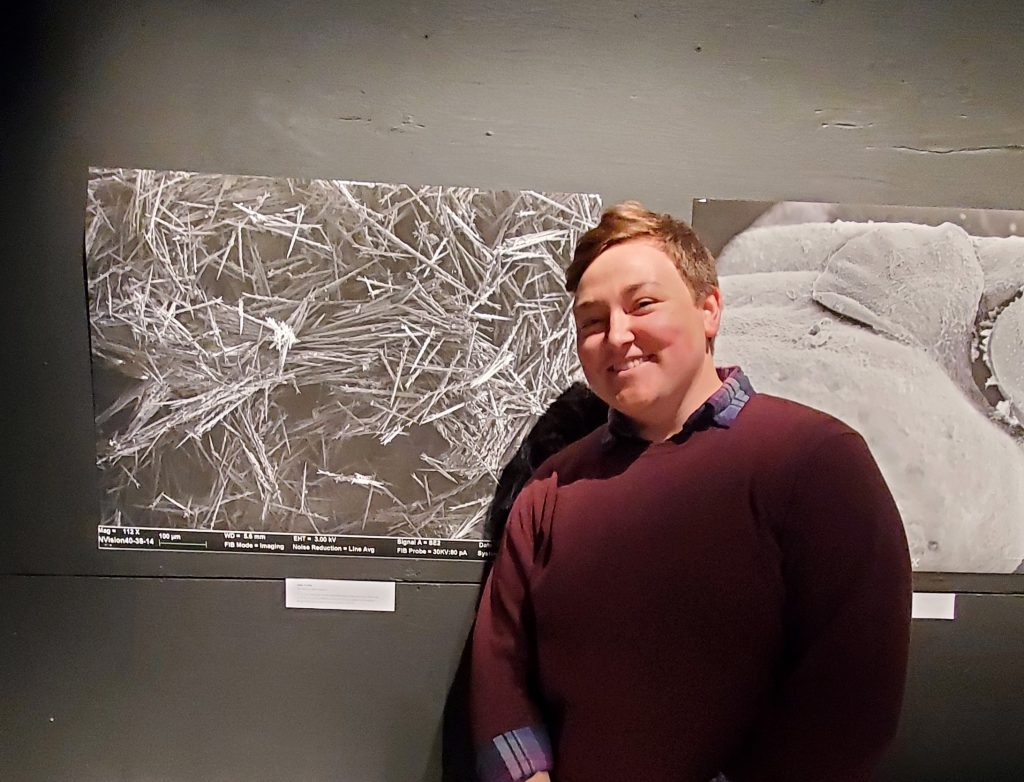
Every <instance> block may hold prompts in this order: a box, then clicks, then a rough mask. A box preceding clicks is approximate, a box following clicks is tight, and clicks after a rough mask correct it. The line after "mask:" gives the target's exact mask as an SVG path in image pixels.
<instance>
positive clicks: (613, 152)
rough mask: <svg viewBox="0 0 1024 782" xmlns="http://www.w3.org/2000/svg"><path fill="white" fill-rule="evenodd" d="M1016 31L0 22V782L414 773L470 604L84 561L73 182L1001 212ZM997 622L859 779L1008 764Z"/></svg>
mask: <svg viewBox="0 0 1024 782" xmlns="http://www.w3.org/2000/svg"><path fill="white" fill-rule="evenodd" d="M1021 19H1022V17H1021V15H1020V13H1019V4H1018V3H1017V2H1010V1H1007V2H995V1H990V2H978V3H975V4H973V5H972V6H971V7H970V8H968V7H967V6H965V5H963V4H956V3H933V2H926V1H925V0H921V2H892V1H890V2H878V1H876V0H871V1H870V2H869V1H865V2H858V3H851V2H840V0H810V1H801V2H795V1H794V2H777V3H756V2H752V0H745V1H740V0H736V1H734V2H729V0H724V1H723V0H715V1H714V2H711V1H710V0H701V1H700V2H688V3H675V2H651V1H650V0H644V1H641V2H636V3H632V4H623V3H620V2H591V3H587V2H582V1H581V0H573V1H572V2H561V3H552V4H540V3H503V2H497V1H496V0H465V1H464V2H452V1H448V2H421V3H411V2H406V3H399V2H386V1H379V2H374V3H354V2H338V1H335V2H323V3H316V2H298V1H297V0H292V1H291V2H288V1H287V0H279V2H274V3H270V2H255V1H254V0H249V1H248V2H242V1H239V2H220V3H215V2H177V3H161V2H154V1H153V0H139V1H138V2H120V3H113V2H110V3H102V2H95V3H78V4H57V3H50V4H42V6H41V7H39V8H33V9H32V10H31V11H30V15H29V16H28V17H27V18H22V19H21V20H19V21H18V22H17V24H15V23H13V22H12V23H9V24H8V25H6V26H5V27H6V28H7V29H6V32H5V40H4V47H3V51H4V57H5V59H6V60H7V62H6V63H5V65H6V67H5V71H4V72H5V74H6V75H7V78H6V80H5V82H4V86H3V90H4V101H5V107H4V109H5V110H4V117H5V119H4V126H3V131H2V132H3V143H2V148H0V155H2V160H3V169H2V170H3V174H4V176H3V185H2V192H3V202H2V204H0V205H2V219H3V229H4V230H3V231H2V232H0V234H2V236H0V241H2V253H3V254H2V256H0V257H2V262H3V267H2V268H3V269H4V272H5V274H6V276H5V278H4V279H5V288H6V291H5V292H6V294H7V296H6V306H5V307H4V308H3V311H4V318H5V320H4V322H3V325H4V329H3V332H2V333H3V335H4V338H3V340H2V343H3V356H4V362H3V368H4V378H3V388H4V401H5V404H4V409H5V410H6V411H7V416H6V418H5V420H6V422H7V424H8V425H7V426H5V427H4V429H5V434H4V440H3V442H4V447H3V463H2V465H0V470H2V471H0V475H2V476H3V480H2V491H0V501H2V502H0V513H2V516H0V522H2V524H3V530H4V533H3V538H2V539H0V574H2V578H0V663H2V674H0V676H2V679H0V736H2V737H3V740H2V741H0V778H2V779H12V780H51V779H53V780H58V779H59V780H64V779H84V780H94V779H95V780H174V781H176V780H185V779H218V780H219V779H224V780H228V779H252V780H263V779H265V780H277V779H303V780H305V779H310V780H315V779H344V780H359V781H360V782H361V781H362V780H366V781H367V782H374V781H376V780H381V781H384V780H387V781H388V782H391V781H394V782H418V780H436V779H438V777H439V775H440V771H439V769H440V760H439V756H440V749H439V747H440V724H441V714H442V709H443V706H444V697H445V693H446V692H447V689H448V687H449V684H450V681H451V679H452V677H453V675H454V671H455V668H456V664H457V662H458V658H459V654H460V651H461V649H462V644H463V641H464V637H465V633H466V632H467V629H468V626H469V623H470V621H471V617H472V610H473V605H474V601H475V595H476V589H475V587H474V586H473V585H472V583H471V582H472V580H473V576H472V575H470V576H467V575H466V573H465V571H453V570H450V569H444V568H441V569H440V570H438V571H437V572H434V571H432V570H431V571H429V572H428V570H426V569H421V568H416V567H415V566H407V567H406V568H405V569H403V568H401V567H399V568H390V569H388V568H383V569H378V568H377V566H376V565H374V564H373V563H372V562H369V561H350V562H335V561H332V562H329V563H318V564H316V565H309V566H308V567H304V566H301V565H299V564H297V563H296V564H293V565H289V569H290V570H289V575H297V576H298V575H319V576H325V575H329V576H334V577H339V578H344V577H355V578H367V577H375V576H376V577H382V578H394V579H399V580H404V579H406V578H422V577H424V576H425V575H426V576H428V577H429V578H431V579H433V580H435V581H436V582H437V583H435V584H429V583H427V584H412V583H401V584H400V585H399V589H398V610H397V611H396V612H395V613H394V614H390V615H361V614H338V613H335V612H308V611H288V610H285V609H284V608H283V594H282V593H283V587H282V584H281V581H280V580H279V579H277V578H268V577H266V576H267V574H268V572H269V571H261V570H259V569H257V568H256V567H255V566H252V567H250V565H249V564H247V563H246V562H245V560H244V559H236V560H233V561H234V562H238V563H239V564H237V565H234V564H232V565H225V566H224V571H223V572H222V573H220V574H219V577H216V578H214V577H200V576H201V574H202V568H198V567H197V568H195V569H194V570H190V568H191V567H192V566H191V565H185V564H183V565H181V566H173V567H171V569H172V570H174V571H176V572H182V573H185V574H186V575H189V576H191V577H188V578H146V577H143V576H141V575H139V574H141V573H144V572H147V570H146V569H145V568H144V567H135V566H123V565H117V563H116V561H112V560H111V559H109V558H108V559H106V560H103V559H100V558H99V556H98V554H97V552H95V550H94V545H95V538H94V530H95V523H96V496H95V486H94V472H93V458H94V457H93V442H92V436H93V435H92V407H91V397H90V384H89V352H88V329H87V325H86V306H85V293H84V284H83V280H82V274H83V271H82V257H81V247H82V234H81V232H82V220H83V209H84V200H85V182H86V177H87V173H86V167H87V166H88V165H115V166H126V167H152V168H171V169H189V170H199V171H213V172H225V173H232V172H234V173H255V174H278V175H293V176H320V177H340V178H347V179H364V180H378V181H404V182H412V183H435V184H472V185H478V186H483V187H490V188H535V189H546V190H585V191H594V192H598V193H601V194H602V195H603V196H604V197H605V198H606V200H608V201H614V200H619V199H622V198H625V197H638V198H641V199H643V200H645V201H647V202H648V203H649V204H650V205H651V206H653V207H655V208H658V209H665V210H671V211H674V212H676V213H678V214H680V215H684V216H685V215H686V214H688V212H689V201H690V199H691V198H692V197H695V196H708V197H716V198H744V199H768V200H773V199H777V198H793V199H812V200H830V201H831V200H834V201H846V202H852V201H863V202H876V203H879V202H880V203H911V204H920V205H962V206H978V207H1007V208H1021V207H1022V206H1024V191H1022V186H1021V182H1024V101H1022V100H1021V98H1020V85H1021V84H1022V83H1024V57H1022V56H1021V52H1022V51H1024V29H1022V21H1021ZM7 318H10V319H11V321H10V322H7V320H6V319H7ZM936 490H941V487H937V488H936ZM182 556H189V555H182ZM181 561H182V562H184V560H181ZM122 562H123V560H122ZM152 563H153V567H152V568H151V569H150V570H149V571H148V572H150V573H152V574H155V575H167V573H168V571H167V567H170V566H168V565H166V560H157V559H154V560H152ZM409 568H411V569H409ZM115 572H117V573H120V574H124V575H127V576H130V577H124V578H109V577H104V576H103V575H101V574H103V573H115ZM278 575H280V573H278ZM243 576H248V578H244V577H243ZM253 577H259V578H257V579H256V580H254V579H253ZM459 581H465V582H467V583H464V584H459V583H457V582H459ZM445 582H447V583H445ZM972 583H975V584H976V585H977V589H978V590H981V591H984V590H985V589H986V588H987V586H986V585H987V584H989V583H995V582H986V581H985V580H984V579H981V580H978V581H976V582H972ZM1005 586H1006V582H1005V581H1002V582H1000V583H999V586H997V587H993V588H1005ZM1022 601H1024V597H1018V596H1014V595H1011V596H994V595H977V596H970V597H966V598H963V599H962V600H961V611H962V613H961V618H960V619H959V620H958V621H956V622H952V623H938V622H921V623H918V624H916V625H915V628H914V650H913V660H912V667H911V677H910V682H909V690H908V698H907V707H906V713H905V716H904V722H903V729H902V732H901V734H900V737H899V740H898V743H897V745H896V747H895V749H894V752H893V755H892V758H891V759H890V762H889V765H888V766H887V769H886V778H887V779H892V780H904V779H905V780H921V779H969V778H971V779H992V780H994V779H1000V778H1013V777H1012V776H1011V772H1012V771H1013V770H1019V769H1021V768H1024V748H1022V746H1021V744H1020V742H1019V740H1017V738H1016V735H1015V734H1014V733H1013V727H1014V726H1015V725H1020V724H1024V705H1022V704H1024V699H1022V697H1021V695H1022V694H1024V692H1022V685H1021V682H1022V681H1024V656H1022V655H1020V654H1019V649H1020V648H1021V644H1022V641H1024V638H1022V634H1024V602H1022ZM837 740H841V737H839V738H837Z"/></svg>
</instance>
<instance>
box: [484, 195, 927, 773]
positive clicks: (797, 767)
mask: <svg viewBox="0 0 1024 782" xmlns="http://www.w3.org/2000/svg"><path fill="white" fill-rule="evenodd" d="M566 287H567V289H568V290H569V291H570V292H572V293H573V294H574V298H573V316H574V319H575V322H576V328H577V351H578V354H579V359H580V363H581V364H582V366H583V371H584V374H585V375H586V378H587V382H588V383H589V385H590V387H591V388H592V389H593V391H594V393H595V394H597V396H598V397H600V398H601V399H602V400H603V401H604V402H606V403H607V404H608V405H609V408H610V410H609V415H608V421H607V423H606V424H604V425H602V426H600V427H598V428H597V429H596V430H594V431H593V432H591V433H590V434H588V435H586V436H584V437H582V438H581V439H579V440H577V441H575V442H574V443H572V444H571V445H569V446H567V447H566V448H564V449H563V450H561V451H560V452H558V453H557V454H555V455H554V456H552V457H551V458H549V459H548V460H547V461H546V462H545V463H544V464H543V465H542V466H541V467H540V468H539V469H538V470H537V472H536V473H534V475H533V477H532V479H531V480H530V482H529V483H528V484H527V485H526V486H525V487H524V488H523V490H522V491H521V492H520V493H519V495H518V497H517V498H516V501H515V503H514V505H513V507H512V510H511V513H510V514H509V518H508V523H507V526H506V529H505V534H504V537H503V540H502V543H501V547H500V549H499V552H498V554H497V557H496V559H495V562H494V566H493V568H492V569H491V573H490V575H489V578H488V580H487V583H486V585H485V588H484V592H483V595H482V599H481V603H480V607H479V612H478V615H477V621H476V625H475V628H474V637H473V650H472V666H471V683H470V693H471V696H470V697H471V723H472V727H473V732H474V736H475V739H476V741H477V744H478V747H479V755H478V767H479V770H480V774H481V778H482V779H483V780H484V782H519V780H527V779H529V780H535V781H538V782H539V781H540V780H548V779H551V780H554V781H555V782H603V781H604V780H608V781H609V782H611V781H613V780H614V781H616V782H618V781H620V780H627V779H641V780H644V781H645V782H669V781H670V780H671V782H708V781H709V780H711V779H713V778H718V779H728V780H730V782H754V781H755V780H757V781H761V780H778V781H779V782H782V781H783V780H785V781H786V782H793V781H794V780H800V781H801V782H810V781H812V780H822V781H826V780H827V782H845V781H847V780H849V781H853V780H867V779H870V778H872V774H873V771H874V769H875V768H876V767H877V765H878V763H879V761H880V759H881V757H882V756H883V754H884V752H885V750H886V748H887V746H888V745H889V743H890V742H891V740H892V738H893V735H894V733H895V730H896V726H897V721H898V715H899V711H900V705H901V700H902V697H903V689H904V677H905V672H906V664H907V653H908V644H909V625H910V598H911V586H910V562H909V554H908V550H907V542H906V537H905V534H904V531H903V525H902V523H901V520H900V517H899V513H898V511H897V509H896V506H895V504H894V502H893V499H892V496H891V494H890V493H889V490H888V488H887V487H886V484H885V481H884V479H883V478H882V476H881V474H880V473H879V470H878V468H877V466H876V464H875V461H874V459H873V458H872V456H871V454H870V453H869V451H868V449H867V446H866V445H865V443H864V441H863V439H862V438H861V437H860V436H859V435H858V434H857V433H856V432H855V431H853V430H852V429H850V428H849V427H848V426H846V425H845V424H843V423H841V422H840V421H838V420H836V419H834V418H831V417H830V416H828V415H826V414H824V413H821V412H818V411H816V410H812V409H810V408H807V407H804V406H802V405H799V404H796V403H794V402H791V401H787V400H784V399H780V398H777V397H773V396H769V395H767V394H758V393H755V391H754V389H753V388H752V386H751V383H750V382H749V381H748V380H747V378H746V377H745V376H744V375H743V373H742V371H741V370H740V369H739V368H737V367H729V368H716V367H715V364H714V361H713V346H714V339H715V335H716V334H717V333H718V330H719V325H720V323H721V320H722V310H723V304H722V300H721V295H720V293H719V291H718V287H717V277H716V274H715V269H714V262H713V259H712V258H711V256H710V255H709V253H708V252H707V250H706V249H705V248H704V247H703V246H702V245H701V244H700V242H699V240H698V239H697V237H696V236H695V235H694V233H693V231H692V230H691V229H690V227H689V226H688V225H686V224H685V223H683V222H681V221H677V220H675V219H673V218H672V217H671V216H669V215H659V214H655V213H652V212H650V211H648V210H646V209H644V208H643V207H642V206H641V205H640V204H638V203H635V202H628V203H625V204H621V205H619V206H616V207H613V208H611V209H609V210H608V211H607V212H605V214H604V215H603V217H602V219H601V222H600V224H599V225H598V226H597V227H595V228H593V229H592V230H590V231H589V232H587V233H586V234H585V235H584V236H583V237H582V238H581V239H580V241H579V244H578V245H577V247H576V251H575V254H574V257H573V261H572V264H571V266H570V267H569V269H568V271H567V274H566Z"/></svg>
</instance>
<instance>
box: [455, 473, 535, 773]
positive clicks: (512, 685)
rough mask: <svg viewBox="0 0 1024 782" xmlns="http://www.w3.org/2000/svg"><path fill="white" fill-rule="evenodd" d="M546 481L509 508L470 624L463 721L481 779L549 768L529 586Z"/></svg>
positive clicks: (529, 488)
mask: <svg viewBox="0 0 1024 782" xmlns="http://www.w3.org/2000/svg"><path fill="white" fill-rule="evenodd" d="M552 484H553V481H541V480H535V481H534V482H533V483H531V484H529V485H528V486H527V487H526V488H524V489H523V491H522V492H521V493H520V495H519V497H518V498H517V499H516V502H515V504H514V505H513V506H512V511H511V513H510V515H509V520H508V524H507V525H506V527H505V534H504V537H503V539H502V543H501V546H500V547H499V550H498V554H497V556H496V557H495V560H494V565H493V567H492V568H491V572H490V575H489V577H488V579H487V582H486V584H485V586H484V591H483V595H482V597H481V601H480V607H479V609H478V610H477V617H476V625H475V626H474V629H473V647H472V658H471V659H472V662H471V667H470V722H471V726H472V730H473V739H474V742H475V744H476V746H477V766H478V769H479V771H480V778H481V780H483V782H519V780H524V779H529V778H530V777H531V776H532V775H533V774H535V773H537V772H540V771H550V770H551V767H552V758H551V748H550V742H549V739H548V733H547V728H546V726H545V725H544V722H543V720H542V718H541V714H540V710H539V709H538V706H537V703H536V698H535V695H534V686H533V682H534V679H535V672H536V665H535V652H534V649H535V645H534V627H533V612H532V606H531V601H530V591H529V584H530V579H531V574H532V573H533V570H534V563H535V561H536V559H537V556H538V552H539V551H540V549H541V547H542V544H543V533H542V532H541V531H540V525H541V522H542V520H543V519H544V518H545V515H546V514H550V511H551V503H552V501H553V493H554V492H553V488H552Z"/></svg>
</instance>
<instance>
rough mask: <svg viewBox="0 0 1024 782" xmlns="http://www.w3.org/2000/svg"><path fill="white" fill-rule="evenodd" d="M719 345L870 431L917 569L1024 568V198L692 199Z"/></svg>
mask: <svg viewBox="0 0 1024 782" xmlns="http://www.w3.org/2000/svg"><path fill="white" fill-rule="evenodd" d="M694 225H695V228H696V229H697V231H698V233H700V234H701V236H702V237H706V241H707V242H708V244H709V245H710V246H711V248H712V249H713V251H717V252H718V270H719V275H720V281H721V287H722V292H723V298H724V301H725V305H726V306H725V313H724V320H723V327H722V333H721V335H720V337H719V340H718V342H717V344H716V354H717V357H718V359H719V361H720V362H722V363H738V364H741V365H743V366H744V368H745V369H747V370H748V371H749V374H750V376H751V379H752V382H753V383H754V386H755V388H757V389H759V390H762V391H767V392H770V393H774V394H778V395H780V396H785V397H788V398H791V399H794V400H796V401H799V402H804V403H806V404H809V405H812V406H814V407H817V408H819V409H822V410H825V411H826V412H829V413H831V414H833V415H835V416H837V417H839V418H841V419H843V420H845V421H847V422H848V423H850V424H851V425H852V426H854V427H855V428H856V429H858V430H859V431H860V432H861V433H862V434H863V435H864V436H865V439H866V440H867V441H868V443H869V445H870V446H871V449H872V451H873V452H874V454H875V457H876V459H877V460H878V462H879V466H880V468H881V470H882V472H883V473H884V475H885V478H886V480H887V481H888V483H889V486H890V488H891V489H892V491H893V494H894V496H895V498H896V501H897V504H898V505H899V508H900V511H901V513H902V515H903V519H904V522H905V524H906V529H907V535H908V539H909V541H910V549H911V556H912V559H913V564H914V568H915V569H916V570H920V571H933V572H934V571H939V572H965V573H966V572H972V573H1011V572H1014V571H1017V572H1024V570H1022V568H1021V563H1022V560H1024V294H1022V290H1024V238H1021V237H1019V236H1017V235H1016V234H1017V233H1024V212H1010V211H992V210H957V209H954V210H942V209H928V208H907V207H866V206H853V205H840V204H809V203H779V204H750V203H738V202H705V201H698V202H696V203H695V204H694Z"/></svg>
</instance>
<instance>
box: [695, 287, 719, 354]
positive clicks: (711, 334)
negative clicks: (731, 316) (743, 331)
mask: <svg viewBox="0 0 1024 782" xmlns="http://www.w3.org/2000/svg"><path fill="white" fill-rule="evenodd" d="M698 306H699V307H700V308H701V312H702V315H703V318H704V336H705V337H706V338H707V340H708V341H709V342H713V341H714V339H715V337H716V336H717V335H718V329H719V327H720V326H721V325H722V293H721V291H719V290H718V288H712V289H711V290H710V291H708V293H706V294H705V295H704V296H703V298H701V300H700V301H699V302H698Z"/></svg>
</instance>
